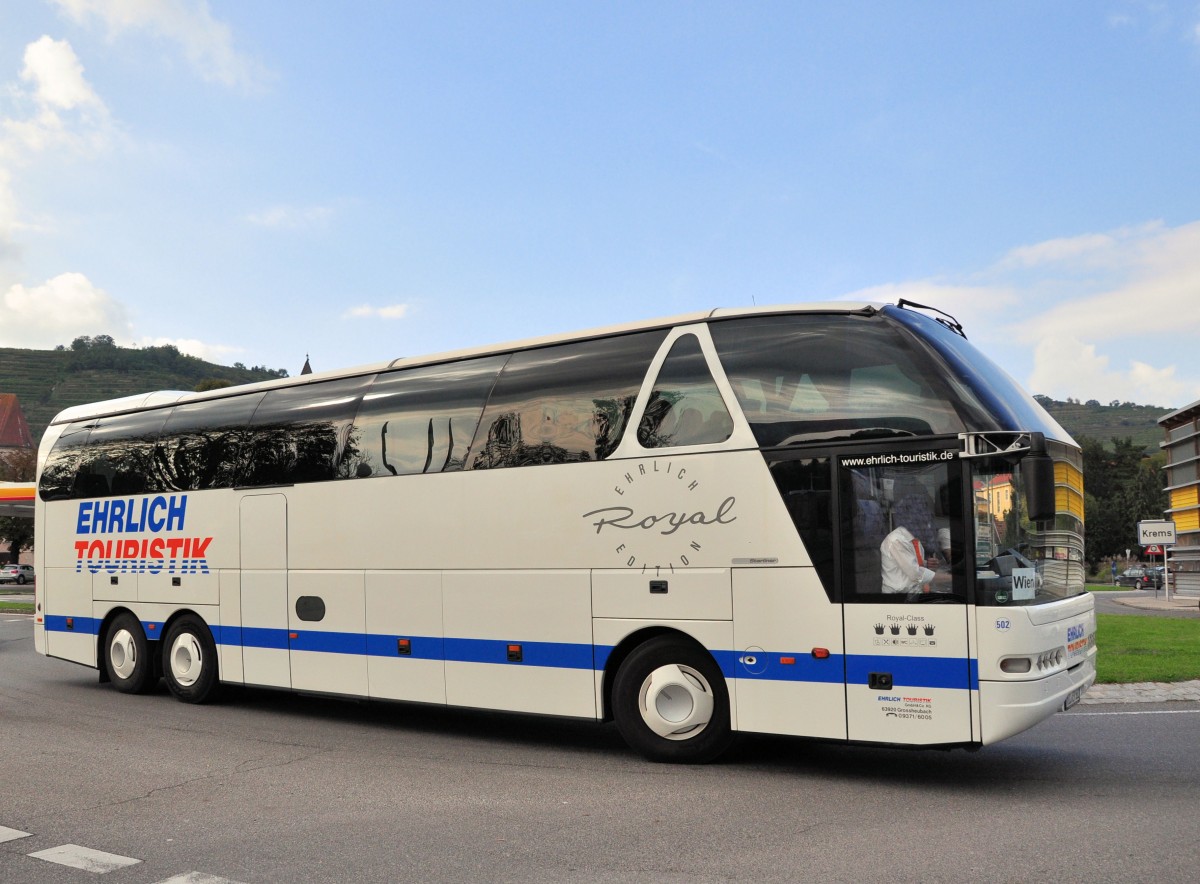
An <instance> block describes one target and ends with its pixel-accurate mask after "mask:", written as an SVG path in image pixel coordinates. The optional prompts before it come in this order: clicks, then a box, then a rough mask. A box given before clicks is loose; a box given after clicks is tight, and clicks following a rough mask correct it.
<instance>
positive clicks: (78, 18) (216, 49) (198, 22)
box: [51, 0, 273, 90]
mask: <svg viewBox="0 0 1200 884" xmlns="http://www.w3.org/2000/svg"><path fill="white" fill-rule="evenodd" d="M51 2H52V3H54V4H55V5H56V6H58V7H59V9H61V10H62V12H63V14H64V15H66V16H67V18H69V19H71V20H72V21H74V22H75V23H77V24H80V25H87V24H88V23H89V22H91V21H92V19H96V20H98V21H99V22H100V23H101V24H103V25H104V27H106V28H107V30H108V34H109V37H110V38H115V37H118V36H120V35H121V34H124V33H125V32H129V31H147V32H149V33H151V34H154V35H155V36H157V37H160V38H162V39H164V40H168V41H170V42H172V43H175V44H177V45H178V46H179V47H180V48H181V49H182V50H183V54H184V56H185V57H186V58H187V60H188V62H189V63H190V64H191V65H192V67H193V68H194V69H195V70H196V72H197V73H199V75H200V76H201V77H202V78H204V79H205V80H208V81H210V82H214V83H220V84H221V85H223V86H230V87H237V88H242V89H247V90H256V89H261V88H262V87H264V86H265V85H266V84H267V83H268V82H269V81H270V80H271V79H272V78H273V77H272V75H271V74H270V73H269V72H268V71H267V69H266V68H265V67H264V66H263V65H262V63H261V62H259V61H258V60H256V59H254V58H252V57H250V56H249V55H246V54H245V53H243V52H239V51H238V50H237V49H235V48H234V45H233V43H234V41H233V32H232V30H231V29H230V27H229V25H227V24H225V23H224V22H221V21H218V20H217V19H215V18H213V16H212V13H211V12H210V11H209V8H208V3H207V2H205V0H51Z"/></svg>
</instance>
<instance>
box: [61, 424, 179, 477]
mask: <svg viewBox="0 0 1200 884" xmlns="http://www.w3.org/2000/svg"><path fill="white" fill-rule="evenodd" d="M166 417H167V412H166V411H165V410H162V409H155V410H153V411H143V412H134V413H133V414H123V415H117V416H116V417H105V418H101V419H100V420H99V421H98V422H96V424H95V426H94V427H93V429H92V433H91V435H90V436H89V437H88V441H87V446H86V447H85V448H84V450H83V455H82V457H81V458H80V462H79V471H78V474H77V476H76V480H75V481H76V493H75V496H76V497H107V496H110V495H112V496H120V495H127V494H143V493H145V492H147V491H157V490H159V489H158V488H157V487H155V485H154V482H153V463H154V449H155V445H156V443H157V442H158V435H159V431H160V430H161V429H162V425H163V421H164V420H166Z"/></svg>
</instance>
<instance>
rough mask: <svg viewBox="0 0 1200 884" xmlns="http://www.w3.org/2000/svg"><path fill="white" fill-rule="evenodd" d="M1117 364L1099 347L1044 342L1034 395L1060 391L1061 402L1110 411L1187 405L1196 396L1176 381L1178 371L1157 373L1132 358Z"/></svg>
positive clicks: (1037, 362)
mask: <svg viewBox="0 0 1200 884" xmlns="http://www.w3.org/2000/svg"><path fill="white" fill-rule="evenodd" d="M1113 362H1114V360H1113V359H1112V358H1110V357H1109V356H1106V355H1103V354H1101V353H1099V352H1098V351H1097V348H1096V345H1095V344H1085V343H1084V342H1082V341H1080V340H1079V339H1077V338H1071V337H1065V338H1059V337H1045V338H1043V339H1042V340H1040V341H1039V342H1038V343H1037V346H1036V349H1035V352H1034V369H1033V375H1032V376H1031V378H1030V383H1031V385H1032V388H1033V389H1034V390H1055V391H1057V398H1066V397H1067V396H1071V397H1073V398H1075V399H1079V400H1081V401H1086V400H1088V399H1096V400H1098V401H1100V402H1101V403H1103V404H1105V405H1107V404H1108V403H1109V402H1111V401H1112V400H1114V399H1117V400H1120V401H1121V402H1136V403H1139V404H1142V405H1165V404H1167V403H1172V402H1174V403H1179V404H1184V403H1186V402H1187V401H1190V400H1191V398H1192V397H1193V396H1194V395H1195V393H1196V392H1197V391H1196V390H1195V389H1192V388H1190V387H1189V385H1188V383H1186V382H1185V381H1183V380H1180V379H1179V378H1177V377H1176V374H1177V370H1176V367H1175V366H1173V365H1170V366H1166V367H1164V368H1155V367H1154V366H1152V365H1150V364H1148V363H1146V362H1142V361H1140V360H1137V359H1132V358H1130V359H1124V360H1122V361H1121V363H1120V364H1119V365H1118V366H1116V367H1114V366H1113V365H1112V363H1113ZM1064 380H1066V381H1067V383H1064Z"/></svg>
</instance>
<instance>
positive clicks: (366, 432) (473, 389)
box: [341, 356, 508, 478]
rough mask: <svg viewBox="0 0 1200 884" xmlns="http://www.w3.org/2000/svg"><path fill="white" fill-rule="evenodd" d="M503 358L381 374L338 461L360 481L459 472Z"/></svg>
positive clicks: (364, 403) (349, 473) (362, 405)
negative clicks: (385, 477)
mask: <svg viewBox="0 0 1200 884" xmlns="http://www.w3.org/2000/svg"><path fill="white" fill-rule="evenodd" d="M507 359H508V357H507V356H489V357H487V358H485V359H470V360H465V361H463V362H453V363H450V364H448V365H433V366H427V367H423V368H413V369H406V370H399V371H389V372H384V373H383V374H380V375H379V376H378V377H377V378H376V379H375V383H373V384H372V385H371V389H370V390H368V391H367V393H366V395H365V396H363V401H362V404H361V405H360V406H359V409H358V415H357V416H356V417H355V419H354V427H353V429H352V430H351V431H350V437H349V439H348V441H347V445H346V454H345V457H343V459H342V463H343V466H342V470H341V472H342V474H343V475H347V476H356V477H359V478H368V477H379V476H406V475H412V474H414V473H439V472H452V471H455V470H461V469H462V468H463V462H464V460H465V459H466V455H467V448H468V446H470V444H471V439H472V438H473V437H474V435H475V430H476V428H477V427H478V426H479V416H480V414H482V413H483V404H484V402H486V401H487V396H488V393H489V392H490V391H491V389H492V387H493V386H494V385H495V383H496V376H497V375H498V374H499V373H500V369H501V368H503V367H504V363H505V362H506V361H507Z"/></svg>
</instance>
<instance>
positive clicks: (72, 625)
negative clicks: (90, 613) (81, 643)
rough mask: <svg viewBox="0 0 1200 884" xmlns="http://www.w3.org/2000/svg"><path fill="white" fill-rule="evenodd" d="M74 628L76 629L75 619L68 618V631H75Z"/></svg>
mask: <svg viewBox="0 0 1200 884" xmlns="http://www.w3.org/2000/svg"><path fill="white" fill-rule="evenodd" d="M74 628H75V618H74V617H68V618H67V629H74Z"/></svg>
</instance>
